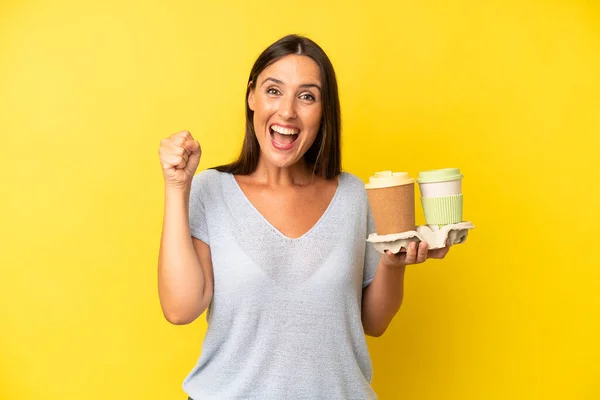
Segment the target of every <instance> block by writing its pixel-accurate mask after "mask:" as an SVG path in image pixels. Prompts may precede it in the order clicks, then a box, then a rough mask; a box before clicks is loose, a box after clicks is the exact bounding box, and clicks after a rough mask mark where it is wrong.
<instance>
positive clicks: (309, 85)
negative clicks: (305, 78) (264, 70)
mask: <svg viewBox="0 0 600 400" xmlns="http://www.w3.org/2000/svg"><path fill="white" fill-rule="evenodd" d="M267 81H271V82H275V83H276V84H278V85H283V81H280V80H279V79H275V78H271V77H268V78H265V80H264V81H262V83H261V85H260V86H262V85H264V84H265V82H267ZM300 87H301V88H303V89H304V88H311V87H314V88H316V89H318V90H319V92H320V91H321V86H319V85H317V84H316V83H305V84H302V85H300Z"/></svg>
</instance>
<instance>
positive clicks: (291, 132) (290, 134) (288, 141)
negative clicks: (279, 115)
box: [269, 125, 300, 150]
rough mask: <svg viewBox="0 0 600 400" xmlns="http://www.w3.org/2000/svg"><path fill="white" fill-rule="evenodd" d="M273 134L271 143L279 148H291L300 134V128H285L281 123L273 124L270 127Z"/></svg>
mask: <svg viewBox="0 0 600 400" xmlns="http://www.w3.org/2000/svg"><path fill="white" fill-rule="evenodd" d="M269 133H270V134H271V143H272V144H273V147H275V148H276V149H278V150H289V149H291V148H292V147H294V143H295V142H296V140H297V139H298V137H299V136H300V130H299V129H297V128H284V127H283V126H280V125H271V126H270V127H269Z"/></svg>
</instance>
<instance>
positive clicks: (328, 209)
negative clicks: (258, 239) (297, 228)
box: [228, 172, 344, 242]
mask: <svg viewBox="0 0 600 400" xmlns="http://www.w3.org/2000/svg"><path fill="white" fill-rule="evenodd" d="M228 175H229V176H230V178H231V181H232V183H233V186H235V188H236V190H237V191H238V192H239V194H240V196H241V197H242V198H243V199H244V202H245V203H246V204H248V205H249V206H250V208H251V209H252V210H253V211H252V212H254V213H255V214H256V215H258V216H259V217H260V219H261V220H262V221H263V222H264V223H265V224H266V225H267V226H268V227H269V228H271V229H272V230H273V231H274V232H275V233H276V234H277V235H278V236H280V237H281V238H282V239H285V240H288V241H290V242H297V241H300V240H302V239H303V238H305V237H307V236H308V235H310V234H311V232H313V231H314V230H316V229H317V228H318V226H319V225H321V223H322V222H323V220H325V218H326V217H327V214H329V211H330V210H331V208H333V204H334V203H335V201H336V199H337V197H338V195H339V193H340V191H341V187H342V176H343V175H344V173H343V172H342V173H340V174H339V175H338V176H337V187H336V188H335V192H334V194H333V196H332V197H331V200H330V201H329V204H328V205H327V208H326V209H325V211H323V214H321V216H320V217H319V219H318V220H317V222H315V223H314V224H313V226H311V227H310V229H308V230H307V231H306V232H304V233H303V234H302V235H300V236H298V237H297V238H292V237H289V236H287V235H284V234H283V233H282V232H281V231H280V230H279V229H277V228H275V226H273V224H272V223H271V222H270V221H269V220H268V219H267V218H265V216H264V215H263V214H262V213H261V212H260V211H258V208H256V206H255V205H254V204H252V202H251V201H250V199H249V198H248V196H247V195H246V193H245V192H244V190H243V189H242V187H241V186H240V184H239V183H238V181H237V180H236V179H235V175H234V174H231V173H229V174H228Z"/></svg>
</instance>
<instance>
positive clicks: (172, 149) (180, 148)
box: [164, 143, 189, 157]
mask: <svg viewBox="0 0 600 400" xmlns="http://www.w3.org/2000/svg"><path fill="white" fill-rule="evenodd" d="M164 148H165V150H166V151H167V152H168V153H171V154H174V155H176V156H180V157H183V155H184V154H189V152H188V151H187V150H186V148H185V147H184V144H183V143H182V144H181V145H177V144H173V143H167V144H166V145H165V146H164Z"/></svg>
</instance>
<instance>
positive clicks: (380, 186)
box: [365, 171, 415, 235]
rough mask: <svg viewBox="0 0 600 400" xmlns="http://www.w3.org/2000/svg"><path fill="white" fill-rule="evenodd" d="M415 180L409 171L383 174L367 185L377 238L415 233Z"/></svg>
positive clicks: (373, 178) (380, 173) (379, 173)
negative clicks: (408, 232) (402, 233)
mask: <svg viewBox="0 0 600 400" xmlns="http://www.w3.org/2000/svg"><path fill="white" fill-rule="evenodd" d="M414 182H415V180H414V179H413V178H411V177H410V176H409V175H408V173H407V172H392V171H381V172H377V173H375V175H373V176H371V177H370V178H369V183H367V184H366V185H365V188H366V189H367V195H368V197H369V204H370V206H371V211H372V213H373V220H374V222H375V230H376V233H377V235H388V234H391V233H401V232H407V231H414V230H415V183H414Z"/></svg>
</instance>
